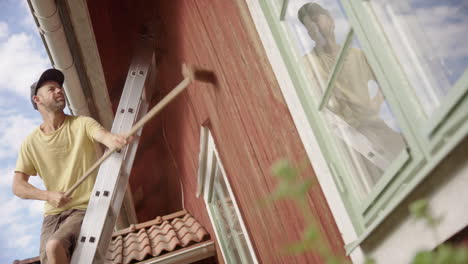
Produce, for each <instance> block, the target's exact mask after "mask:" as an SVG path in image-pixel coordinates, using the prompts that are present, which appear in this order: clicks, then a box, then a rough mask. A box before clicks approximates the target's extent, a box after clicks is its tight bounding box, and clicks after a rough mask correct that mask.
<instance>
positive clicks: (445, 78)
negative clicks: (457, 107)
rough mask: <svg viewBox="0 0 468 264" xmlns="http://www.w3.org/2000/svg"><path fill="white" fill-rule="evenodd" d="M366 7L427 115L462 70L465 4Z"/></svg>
mask: <svg viewBox="0 0 468 264" xmlns="http://www.w3.org/2000/svg"><path fill="white" fill-rule="evenodd" d="M371 3H372V7H373V10H374V12H375V14H376V17H377V19H379V20H380V22H381V24H382V26H383V28H384V30H385V33H386V35H387V37H388V39H389V41H390V43H391V45H392V46H393V48H394V50H395V53H396V55H397V56H398V59H399V60H400V63H401V65H402V67H403V69H404V70H405V72H406V73H407V76H408V79H409V81H410V83H411V85H412V87H413V89H414V90H415V94H416V96H417V98H418V99H419V101H420V103H421V105H422V107H423V109H424V111H425V112H426V114H427V115H428V116H430V115H431V114H432V113H433V112H434V110H436V109H437V107H438V106H439V105H440V104H441V101H442V99H443V98H444V97H445V96H446V95H447V93H448V92H449V91H450V89H451V87H453V86H454V84H455V83H456V82H457V80H459V79H460V77H461V75H462V74H463V73H464V72H465V70H466V68H467V66H468V41H467V40H468V2H467V1H464V0H450V1H440V0H394V1H387V0H372V1H371Z"/></svg>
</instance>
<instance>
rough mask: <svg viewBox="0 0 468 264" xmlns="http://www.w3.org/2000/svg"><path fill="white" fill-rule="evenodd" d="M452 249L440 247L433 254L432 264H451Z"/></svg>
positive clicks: (452, 261) (452, 259) (446, 246)
mask: <svg viewBox="0 0 468 264" xmlns="http://www.w3.org/2000/svg"><path fill="white" fill-rule="evenodd" d="M453 257H454V249H453V248H452V247H451V246H448V245H441V246H440V247H439V248H437V250H436V251H435V254H434V263H438V264H453V263H454V258H453Z"/></svg>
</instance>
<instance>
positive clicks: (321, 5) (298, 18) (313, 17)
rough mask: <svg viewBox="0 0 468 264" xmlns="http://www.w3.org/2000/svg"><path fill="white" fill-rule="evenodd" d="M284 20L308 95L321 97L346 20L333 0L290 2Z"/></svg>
mask: <svg viewBox="0 0 468 264" xmlns="http://www.w3.org/2000/svg"><path fill="white" fill-rule="evenodd" d="M285 20H286V23H287V24H288V26H289V28H290V32H291V35H292V36H291V38H292V39H294V41H295V42H296V44H297V45H296V48H297V51H298V53H299V54H298V55H299V57H300V58H301V60H302V63H303V64H304V66H305V67H306V68H307V71H306V73H307V75H308V77H309V80H310V81H311V82H313V85H311V87H313V89H314V90H313V91H312V92H313V94H314V95H316V96H317V97H321V96H322V94H323V91H324V90H325V85H326V83H327V81H328V78H329V75H330V71H331V70H332V68H333V65H334V59H335V58H336V56H337V54H338V53H339V51H340V49H341V46H342V45H343V43H344V42H345V39H346V35H347V34H348V32H349V30H350V25H349V22H348V19H347V18H346V16H345V14H344V12H343V11H342V7H341V5H340V3H339V1H336V0H335V1H329V0H321V1H304V0H290V1H289V5H288V9H287V12H286V16H285ZM317 54H320V55H321V56H316V55H317Z"/></svg>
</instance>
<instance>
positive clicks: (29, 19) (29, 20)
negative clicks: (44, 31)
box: [21, 1, 37, 32]
mask: <svg viewBox="0 0 468 264" xmlns="http://www.w3.org/2000/svg"><path fill="white" fill-rule="evenodd" d="M21 3H22V4H21V6H22V7H23V11H24V13H25V16H24V17H23V19H22V20H21V25H23V26H24V27H25V28H27V29H29V30H32V31H33V32H37V25H36V22H35V21H34V17H33V15H32V14H31V10H30V8H29V5H28V3H27V1H21Z"/></svg>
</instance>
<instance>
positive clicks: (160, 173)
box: [88, 0, 344, 263]
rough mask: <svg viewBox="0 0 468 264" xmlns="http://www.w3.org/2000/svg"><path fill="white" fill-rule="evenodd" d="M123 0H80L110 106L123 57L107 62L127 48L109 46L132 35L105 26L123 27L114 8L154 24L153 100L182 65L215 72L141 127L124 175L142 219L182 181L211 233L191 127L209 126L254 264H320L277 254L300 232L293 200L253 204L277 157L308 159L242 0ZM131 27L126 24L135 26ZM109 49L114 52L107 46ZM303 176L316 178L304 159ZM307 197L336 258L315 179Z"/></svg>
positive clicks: (262, 194)
mask: <svg viewBox="0 0 468 264" xmlns="http://www.w3.org/2000/svg"><path fill="white" fill-rule="evenodd" d="M96 2H99V3H96ZM117 2H119V3H117ZM120 2H122V3H123V4H122V5H120ZM130 2H131V1H123V0H122V1H110V0H106V1H88V5H89V8H90V13H91V16H92V20H93V25H94V27H95V33H96V35H97V37H96V39H97V41H98V46H99V50H100V53H101V56H102V57H101V59H102V60H103V65H104V72H105V74H106V81H107V84H108V87H109V89H111V92H110V93H111V95H112V96H113V97H114V98H113V102H114V103H118V99H116V98H118V96H120V93H121V87H122V85H123V82H124V78H123V80H122V76H125V74H126V71H127V69H128V62H127V64H125V63H124V61H125V59H121V60H120V61H119V62H118V63H120V64H119V65H115V61H114V60H113V53H115V52H127V55H120V56H122V57H123V58H126V60H127V61H129V60H128V58H129V57H128V56H129V55H128V52H129V51H125V50H124V48H121V47H118V45H117V47H116V46H115V45H116V43H115V41H116V40H117V39H122V38H124V40H122V41H124V42H127V43H125V44H123V45H122V46H124V47H130V46H132V44H131V43H132V42H131V38H128V39H126V40H125V35H126V34H128V35H131V34H133V33H132V32H130V31H131V30H132V29H127V31H120V30H119V31H112V30H110V29H109V28H110V27H111V24H112V28H117V27H118V25H119V24H122V23H125V20H126V19H124V18H125V16H123V15H122V12H123V11H122V8H129V9H130V10H128V11H127V12H128V13H129V16H130V17H135V18H137V20H138V19H139V16H134V15H132V14H139V12H146V13H150V12H154V13H153V15H154V16H155V17H157V18H158V20H159V21H160V27H158V30H157V31H156V36H157V41H158V43H157V46H158V47H157V48H158V50H159V51H160V60H159V65H158V71H159V72H158V78H157V79H158V81H157V87H156V88H155V89H156V91H157V94H156V96H155V98H154V102H156V101H157V100H158V99H160V98H162V95H164V94H167V93H168V92H169V91H170V90H171V89H172V88H173V87H174V86H175V85H176V84H177V83H178V82H180V81H181V80H182V76H181V73H180V66H181V63H182V62H188V63H191V64H195V65H199V66H201V67H203V68H205V69H208V70H211V71H213V73H214V74H215V76H216V78H217V83H216V84H215V85H213V84H204V83H196V84H193V85H191V87H189V89H188V90H187V91H186V92H185V93H184V94H182V95H181V96H180V97H179V98H178V99H176V100H175V101H174V102H173V103H172V104H171V105H169V106H168V108H167V109H165V110H164V111H163V112H162V113H161V116H159V117H158V119H157V120H155V121H153V122H152V123H151V124H150V125H149V126H148V127H145V129H144V133H143V134H144V135H143V138H142V145H141V146H142V148H140V149H139V152H138V154H137V159H136V165H135V166H134V170H133V171H132V176H131V186H132V190H133V192H134V196H135V197H136V201H135V203H136V207H137V210H138V216H139V218H140V220H141V221H145V220H148V218H151V217H155V216H156V215H162V214H165V213H166V211H167V210H172V209H173V211H176V210H178V209H176V208H177V207H179V206H181V205H180V200H177V199H180V197H181V196H180V195H181V193H180V185H179V181H180V183H181V184H182V191H183V202H184V206H185V208H186V209H187V210H188V211H189V212H190V213H191V214H192V215H193V216H194V217H195V218H197V219H198V220H199V221H200V222H201V223H202V224H203V225H204V226H205V227H206V228H207V230H208V231H209V232H210V234H211V235H212V236H213V237H214V233H213V230H212V227H211V223H210V220H209V218H208V214H207V212H206V207H205V203H204V201H203V199H202V198H199V199H197V198H195V192H196V188H197V182H196V181H197V179H196V177H197V175H196V173H197V167H198V153H199V132H200V126H201V125H202V124H204V123H207V124H208V125H209V127H210V130H211V132H212V134H213V137H214V139H215V142H216V145H217V148H218V151H219V154H220V158H221V160H222V163H223V165H224V168H225V170H226V173H227V176H228V178H229V182H230V184H231V186H232V188H233V189H234V194H235V196H236V200H237V202H238V204H239V206H240V211H241V213H242V217H243V219H244V221H245V223H246V225H247V229H248V232H249V235H250V236H251V238H252V243H253V245H254V247H255V250H256V254H257V257H258V258H259V261H260V262H262V263H322V260H321V259H320V258H319V257H318V256H317V255H315V254H312V253H308V254H303V255H300V256H288V255H284V254H281V253H280V250H281V249H282V248H283V247H284V246H286V245H287V244H288V243H289V242H294V241H296V240H298V239H300V237H301V234H302V229H303V221H302V214H301V213H300V212H299V211H298V210H297V208H296V207H295V205H294V204H293V203H291V202H278V203H275V204H274V205H273V206H271V207H268V208H262V207H261V206H260V205H259V203H260V201H262V199H264V198H266V197H267V196H268V195H269V194H270V193H271V192H272V190H273V189H274V187H275V185H276V180H275V179H274V177H273V176H272V175H271V173H270V167H271V165H272V164H273V163H274V162H275V161H276V160H278V159H281V158H288V159H290V160H292V161H293V162H294V163H296V164H299V163H300V164H304V163H308V159H307V156H306V153H305V150H304V148H303V146H302V143H301V141H300V139H299V136H298V134H297V131H296V128H295V126H294V124H293V122H292V119H291V116H290V113H289V111H288V109H287V106H286V104H285V101H284V99H283V97H282V95H281V92H280V89H279V87H278V84H277V81H276V79H275V76H274V74H273V72H272V69H271V66H270V65H269V63H268V61H267V58H266V55H265V51H264V49H263V47H262V45H261V43H260V40H259V38H258V35H257V33H256V31H255V27H254V25H253V22H252V20H251V18H250V16H249V12H248V10H247V7H246V4H245V3H244V1H243V0H232V1H213V0H197V1H192V0H173V1H159V2H158V3H156V4H155V5H156V6H154V7H153V6H151V5H152V4H153V1H146V3H145V4H140V6H141V8H143V7H144V8H143V9H141V10H138V11H136V12H135V11H134V10H133V9H132V8H133V6H131V5H129V4H128V3H130ZM139 3H141V2H139ZM111 4H112V5H113V6H110V5H111ZM103 6H109V7H108V8H107V9H105V8H103ZM135 8H137V7H135ZM148 10H150V11H148ZM101 21H104V22H106V21H107V22H106V23H101ZM109 21H112V22H109ZM139 22H141V19H140V21H139ZM137 24H138V22H135V23H133V24H132V26H133V30H134V31H133V32H135V31H136V30H137V29H136V26H135V25H137ZM99 34H102V36H101V37H99ZM113 45H114V46H113ZM110 46H113V48H112V52H109V51H107V48H109V47H110ZM121 64H122V65H121ZM116 75H118V76H116ZM119 85H120V86H119ZM304 177H315V176H314V172H313V169H312V167H311V166H310V165H309V166H307V167H306V169H305V171H304ZM309 203H310V210H311V211H312V213H313V214H314V215H315V216H317V219H318V220H319V222H320V228H321V230H322V231H323V233H324V234H325V236H326V239H327V241H324V243H327V244H328V245H330V246H331V247H332V249H333V250H334V252H336V253H337V254H340V255H343V254H344V250H343V242H342V239H341V236H340V234H339V231H338V230H337V228H336V225H335V223H334V220H333V217H332V216H331V213H330V211H329V208H328V206H327V204H326V201H325V199H324V196H323V193H322V191H321V189H320V187H319V186H318V185H317V186H315V187H313V189H312V190H311V191H310V192H309Z"/></svg>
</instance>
